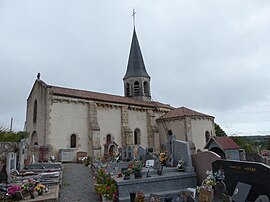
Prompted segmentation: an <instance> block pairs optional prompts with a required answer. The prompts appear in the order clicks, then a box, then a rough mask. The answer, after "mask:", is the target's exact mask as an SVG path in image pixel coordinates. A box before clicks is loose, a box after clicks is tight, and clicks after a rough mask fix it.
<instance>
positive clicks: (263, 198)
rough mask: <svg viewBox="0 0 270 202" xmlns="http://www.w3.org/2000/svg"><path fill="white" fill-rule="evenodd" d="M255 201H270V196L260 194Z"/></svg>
mask: <svg viewBox="0 0 270 202" xmlns="http://www.w3.org/2000/svg"><path fill="white" fill-rule="evenodd" d="M255 202H269V198H268V197H267V196H265V195H260V196H259V197H258V198H257V199H256V201H255Z"/></svg>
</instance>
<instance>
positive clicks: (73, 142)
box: [70, 134, 76, 148]
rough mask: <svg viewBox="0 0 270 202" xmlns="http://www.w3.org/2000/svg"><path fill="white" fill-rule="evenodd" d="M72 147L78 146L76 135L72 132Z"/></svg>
mask: <svg viewBox="0 0 270 202" xmlns="http://www.w3.org/2000/svg"><path fill="white" fill-rule="evenodd" d="M70 148H76V135H75V134H72V135H71V136H70Z"/></svg>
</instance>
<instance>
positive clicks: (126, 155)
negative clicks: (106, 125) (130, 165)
mask: <svg viewBox="0 0 270 202" xmlns="http://www.w3.org/2000/svg"><path fill="white" fill-rule="evenodd" d="M122 156H123V160H124V161H130V160H132V159H134V150H133V147H132V146H125V147H123V152H122Z"/></svg>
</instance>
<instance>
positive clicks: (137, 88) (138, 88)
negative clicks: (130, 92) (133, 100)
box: [134, 81, 140, 95]
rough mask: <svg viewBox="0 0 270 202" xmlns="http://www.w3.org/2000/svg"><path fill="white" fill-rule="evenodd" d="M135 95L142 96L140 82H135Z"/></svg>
mask: <svg viewBox="0 0 270 202" xmlns="http://www.w3.org/2000/svg"><path fill="white" fill-rule="evenodd" d="M134 95H140V84H139V82H138V81H135V82H134Z"/></svg>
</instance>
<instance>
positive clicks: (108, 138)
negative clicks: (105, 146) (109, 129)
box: [106, 134, 112, 143]
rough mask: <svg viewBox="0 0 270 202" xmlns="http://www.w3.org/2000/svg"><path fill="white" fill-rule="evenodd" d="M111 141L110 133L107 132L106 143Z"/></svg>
mask: <svg viewBox="0 0 270 202" xmlns="http://www.w3.org/2000/svg"><path fill="white" fill-rule="evenodd" d="M111 141H112V136H111V135H110V134H108V135H107V136H106V143H109V142H111Z"/></svg>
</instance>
